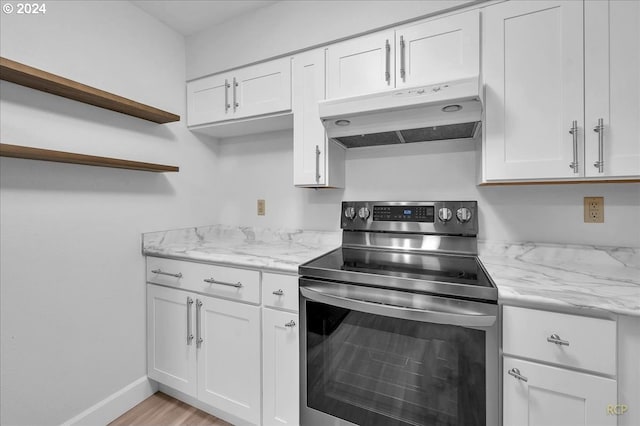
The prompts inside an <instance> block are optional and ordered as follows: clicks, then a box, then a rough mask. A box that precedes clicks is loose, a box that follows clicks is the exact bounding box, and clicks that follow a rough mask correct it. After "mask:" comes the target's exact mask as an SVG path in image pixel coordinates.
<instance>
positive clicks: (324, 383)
mask: <svg viewBox="0 0 640 426" xmlns="http://www.w3.org/2000/svg"><path fill="white" fill-rule="evenodd" d="M305 303H306V324H307V326H306V357H307V405H308V406H309V407H310V408H313V409H315V410H318V411H322V412H324V413H327V414H329V415H332V416H335V417H339V418H341V419H344V420H347V421H350V422H352V423H356V424H359V425H367V426H374V425H380V426H382V425H384V426H400V425H420V426H424V425H438V426H448V425H451V426H453V425H464V426H474V425H484V424H485V410H486V386H485V366H486V363H485V353H486V352H485V332H484V331H482V330H476V329H470V328H464V327H459V326H453V325H441V324H432V323H423V322H417V321H409V320H404V319H397V318H390V317H384V316H379V315H372V314H368V313H363V312H358V311H354V310H348V309H343V308H339V307H334V306H330V305H326V304H323V303H317V302H312V301H306V302H305Z"/></svg>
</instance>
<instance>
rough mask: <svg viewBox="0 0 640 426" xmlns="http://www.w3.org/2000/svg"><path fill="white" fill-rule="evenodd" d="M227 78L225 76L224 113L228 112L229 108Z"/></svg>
mask: <svg viewBox="0 0 640 426" xmlns="http://www.w3.org/2000/svg"><path fill="white" fill-rule="evenodd" d="M229 87H230V85H229V80H227V79H226V78H225V80H224V113H225V114H226V113H227V112H229V108H231V104H229Z"/></svg>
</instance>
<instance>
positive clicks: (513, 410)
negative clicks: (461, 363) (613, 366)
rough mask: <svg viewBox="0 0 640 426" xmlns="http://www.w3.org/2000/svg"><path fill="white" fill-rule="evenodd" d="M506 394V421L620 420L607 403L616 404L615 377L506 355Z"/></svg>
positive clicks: (542, 425) (533, 424) (584, 424)
mask: <svg viewBox="0 0 640 426" xmlns="http://www.w3.org/2000/svg"><path fill="white" fill-rule="evenodd" d="M514 369H516V370H517V371H516V370H514ZM509 372H512V373H516V374H519V375H520V376H521V377H522V378H521V379H518V378H517V377H514V376H512V375H511V374H509ZM518 372H519V373H518ZM524 378H526V381H524V380H523V379H524ZM503 395H504V401H503V423H504V424H505V425H518V426H524V425H527V426H614V425H616V424H617V418H616V416H615V415H613V414H612V413H608V412H607V407H608V406H610V405H615V404H617V402H616V401H617V399H616V397H617V390H616V381H615V380H612V379H606V378H603V377H598V376H592V375H590V374H585V373H579V372H575V371H569V370H565V369H562V368H556V367H549V366H546V365H543V364H537V363H533V362H527V361H521V360H517V359H513V358H510V357H504V366H503Z"/></svg>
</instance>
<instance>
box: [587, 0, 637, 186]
mask: <svg viewBox="0 0 640 426" xmlns="http://www.w3.org/2000/svg"><path fill="white" fill-rule="evenodd" d="M584 13H585V30H586V31H585V58H584V59H585V88H586V91H585V142H584V144H585V165H584V167H585V175H586V176H590V177H600V176H606V177H608V176H638V175H640V2H638V1H626V0H613V1H606V0H599V1H591V0H590V1H587V2H585V10H584ZM600 119H601V120H602V124H603V126H604V127H603V130H602V133H600V132H595V131H594V130H593V129H594V128H596V126H598V123H599V120H600ZM600 140H602V148H600ZM598 162H602V165H601V166H600V165H599V164H597V163H598Z"/></svg>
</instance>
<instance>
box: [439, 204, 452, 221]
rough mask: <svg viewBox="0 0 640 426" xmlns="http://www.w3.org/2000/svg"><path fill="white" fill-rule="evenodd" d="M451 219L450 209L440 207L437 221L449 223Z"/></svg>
mask: <svg viewBox="0 0 640 426" xmlns="http://www.w3.org/2000/svg"><path fill="white" fill-rule="evenodd" d="M451 217H453V213H451V209H450V208H448V207H441V208H440V210H438V219H440V222H449V221H450V220H451Z"/></svg>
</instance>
